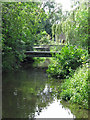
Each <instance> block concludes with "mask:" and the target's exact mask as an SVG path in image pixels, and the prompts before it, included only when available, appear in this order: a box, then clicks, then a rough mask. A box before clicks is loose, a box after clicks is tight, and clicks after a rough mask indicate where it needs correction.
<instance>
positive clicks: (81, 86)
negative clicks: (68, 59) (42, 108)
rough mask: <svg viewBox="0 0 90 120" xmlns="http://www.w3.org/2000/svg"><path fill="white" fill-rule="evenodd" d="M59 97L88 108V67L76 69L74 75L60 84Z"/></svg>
mask: <svg viewBox="0 0 90 120" xmlns="http://www.w3.org/2000/svg"><path fill="white" fill-rule="evenodd" d="M60 97H61V98H62V99H64V100H69V101H70V102H72V103H78V104H80V105H81V106H83V107H84V108H86V109H88V67H87V65H83V66H82V67H79V68H77V69H76V71H75V73H74V75H73V76H72V77H69V79H66V80H65V82H64V83H62V85H61V93H60Z"/></svg>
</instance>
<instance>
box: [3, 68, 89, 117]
mask: <svg viewBox="0 0 90 120" xmlns="http://www.w3.org/2000/svg"><path fill="white" fill-rule="evenodd" d="M60 84H61V80H58V81H57V80H53V81H52V80H49V78H48V76H47V74H46V72H45V69H43V68H33V67H29V68H24V69H21V70H19V71H17V72H8V73H3V88H2V91H3V102H2V105H3V106H2V114H3V118H76V117H78V114H76V112H73V110H70V109H69V107H67V102H65V101H64V102H62V101H61V100H58V99H57V92H59V91H58V88H59V87H60ZM56 91H57V92H56ZM76 111H77V108H76ZM77 113H78V111H77ZM81 115H83V116H84V117H87V115H88V114H87V111H86V110H85V111H83V110H82V111H81ZM79 117H80V118H82V116H79Z"/></svg>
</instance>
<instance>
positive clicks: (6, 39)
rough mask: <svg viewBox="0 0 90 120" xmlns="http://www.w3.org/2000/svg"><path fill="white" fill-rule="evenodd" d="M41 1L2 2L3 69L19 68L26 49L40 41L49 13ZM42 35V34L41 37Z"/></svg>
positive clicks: (30, 48)
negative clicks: (41, 6) (39, 34)
mask: <svg viewBox="0 0 90 120" xmlns="http://www.w3.org/2000/svg"><path fill="white" fill-rule="evenodd" d="M39 4H40V3H35V2H6V3H3V4H2V48H3V70H6V69H15V68H18V66H19V65H20V62H21V61H23V59H24V57H25V55H24V53H25V51H26V50H32V47H33V45H34V43H35V42H36V43H37V42H39V38H37V34H38V33H40V32H42V31H44V26H43V22H42V21H45V20H46V17H47V15H46V14H45V12H44V11H43V9H42V8H40V7H39ZM41 37H42V36H40V38H41Z"/></svg>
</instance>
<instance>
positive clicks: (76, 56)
mask: <svg viewBox="0 0 90 120" xmlns="http://www.w3.org/2000/svg"><path fill="white" fill-rule="evenodd" d="M87 55H88V52H87V51H86V50H83V49H81V48H77V47H76V46H71V45H66V46H64V47H63V48H62V49H61V51H60V54H58V53H56V55H55V56H54V57H53V60H52V61H51V64H49V66H48V70H47V72H48V73H49V74H50V75H51V76H55V77H59V78H67V77H69V76H71V75H72V74H73V73H74V71H75V70H76V68H77V67H78V66H80V65H81V64H82V63H85V61H86V59H87Z"/></svg>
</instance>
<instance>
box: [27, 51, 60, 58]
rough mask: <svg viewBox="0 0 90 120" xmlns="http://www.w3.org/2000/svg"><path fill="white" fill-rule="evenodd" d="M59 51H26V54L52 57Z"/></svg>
mask: <svg viewBox="0 0 90 120" xmlns="http://www.w3.org/2000/svg"><path fill="white" fill-rule="evenodd" d="M55 53H59V54H60V52H59V51H57V52H56V51H52V52H51V51H26V53H25V54H26V55H29V56H30V57H52V54H55Z"/></svg>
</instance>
